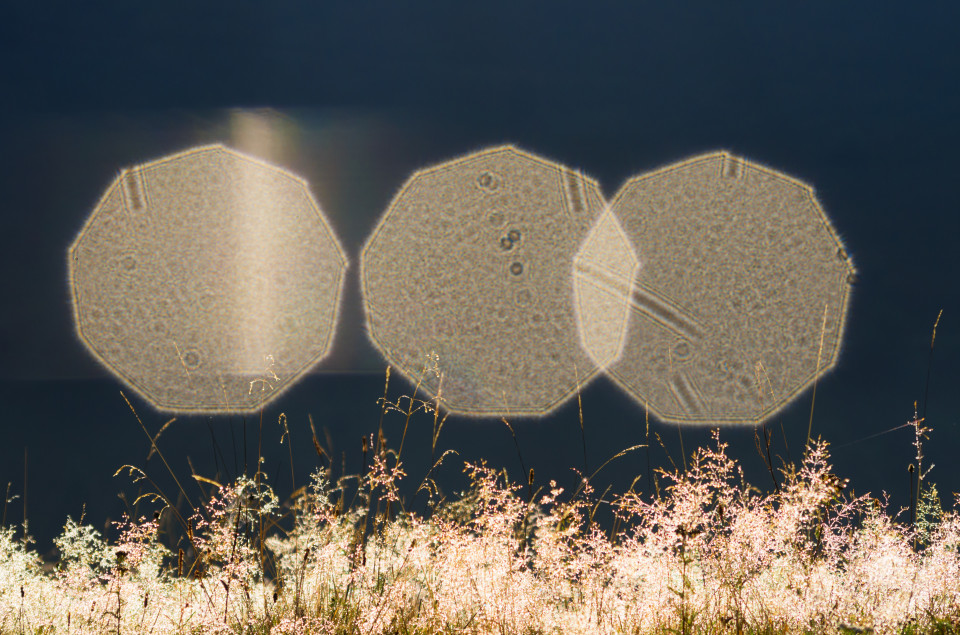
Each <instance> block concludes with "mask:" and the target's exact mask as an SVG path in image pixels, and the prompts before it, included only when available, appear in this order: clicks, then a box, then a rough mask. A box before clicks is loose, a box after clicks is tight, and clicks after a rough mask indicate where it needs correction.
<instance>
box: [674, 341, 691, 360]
mask: <svg viewBox="0 0 960 635" xmlns="http://www.w3.org/2000/svg"><path fill="white" fill-rule="evenodd" d="M691 352H692V351H691V348H690V342H688V341H686V340H680V341H678V342H677V343H676V344H674V345H673V357H674V359H677V360H679V361H683V360H686V359H689V358H690V353H691Z"/></svg>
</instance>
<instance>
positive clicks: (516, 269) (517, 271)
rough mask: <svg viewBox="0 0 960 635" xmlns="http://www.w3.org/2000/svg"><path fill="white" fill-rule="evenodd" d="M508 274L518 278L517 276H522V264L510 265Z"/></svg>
mask: <svg viewBox="0 0 960 635" xmlns="http://www.w3.org/2000/svg"><path fill="white" fill-rule="evenodd" d="M510 273H512V274H513V275H515V276H519V275H521V274H523V263H522V262H514V263H513V264H511V265H510Z"/></svg>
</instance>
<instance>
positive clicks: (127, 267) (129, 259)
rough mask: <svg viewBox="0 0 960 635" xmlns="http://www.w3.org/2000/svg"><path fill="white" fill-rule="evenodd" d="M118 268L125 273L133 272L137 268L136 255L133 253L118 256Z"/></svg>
mask: <svg viewBox="0 0 960 635" xmlns="http://www.w3.org/2000/svg"><path fill="white" fill-rule="evenodd" d="M120 268H121V269H122V270H123V271H124V272H125V273H133V272H134V271H136V270H137V257H136V256H134V255H133V254H124V255H122V256H121V257H120Z"/></svg>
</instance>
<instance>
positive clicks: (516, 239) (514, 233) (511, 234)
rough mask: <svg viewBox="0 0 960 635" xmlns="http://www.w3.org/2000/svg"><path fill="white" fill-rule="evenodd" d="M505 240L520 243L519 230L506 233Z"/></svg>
mask: <svg viewBox="0 0 960 635" xmlns="http://www.w3.org/2000/svg"><path fill="white" fill-rule="evenodd" d="M507 238H509V239H510V242H514V243H518V242H520V230H519V229H511V230H510V231H509V233H507Z"/></svg>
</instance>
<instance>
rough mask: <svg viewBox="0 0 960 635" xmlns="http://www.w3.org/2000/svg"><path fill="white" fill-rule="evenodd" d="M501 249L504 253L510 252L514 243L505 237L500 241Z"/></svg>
mask: <svg viewBox="0 0 960 635" xmlns="http://www.w3.org/2000/svg"><path fill="white" fill-rule="evenodd" d="M500 249H502V250H504V251H510V250H511V249H513V241H512V240H510V239H509V238H507V237H506V236H504V237H503V238H501V239H500Z"/></svg>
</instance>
